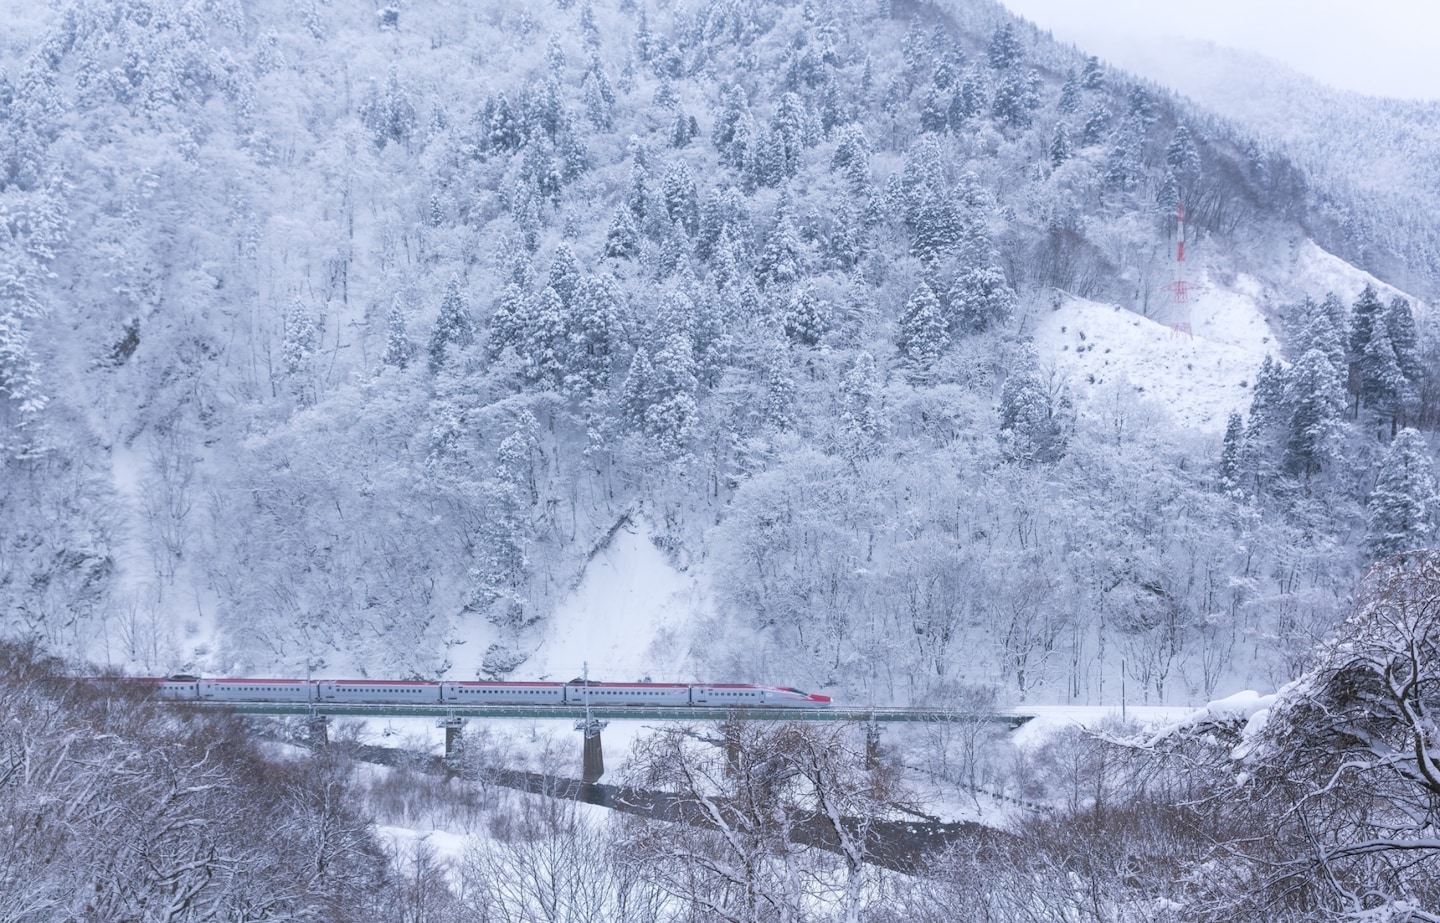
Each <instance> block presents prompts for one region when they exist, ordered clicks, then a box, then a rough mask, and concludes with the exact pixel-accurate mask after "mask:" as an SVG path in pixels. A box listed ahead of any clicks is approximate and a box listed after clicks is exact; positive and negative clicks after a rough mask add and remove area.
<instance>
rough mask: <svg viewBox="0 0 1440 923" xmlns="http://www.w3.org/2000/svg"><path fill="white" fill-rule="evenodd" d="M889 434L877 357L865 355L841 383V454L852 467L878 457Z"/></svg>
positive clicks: (852, 366) (857, 359)
mask: <svg viewBox="0 0 1440 923" xmlns="http://www.w3.org/2000/svg"><path fill="white" fill-rule="evenodd" d="M885 435H886V427H885V415H884V405H883V401H882V399H881V390H880V376H879V372H878V371H877V369H876V366H875V357H874V356H872V355H870V354H869V353H868V352H862V353H860V354H859V355H858V356H856V357H855V362H854V364H853V365H851V366H850V368H849V370H847V371H846V373H845V377H844V378H843V379H841V381H840V429H839V433H838V436H839V443H840V444H839V449H840V454H841V455H842V456H844V457H845V458H846V459H847V460H848V461H849V462H850V463H851V464H858V463H859V462H861V461H865V460H868V459H871V458H874V457H875V456H876V454H878V453H879V451H880V448H881V446H883V445H884V443H885Z"/></svg>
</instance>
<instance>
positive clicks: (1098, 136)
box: [1080, 105, 1111, 147]
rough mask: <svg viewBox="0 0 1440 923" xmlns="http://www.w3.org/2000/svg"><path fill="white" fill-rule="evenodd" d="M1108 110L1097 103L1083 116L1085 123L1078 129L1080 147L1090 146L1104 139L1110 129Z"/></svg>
mask: <svg viewBox="0 0 1440 923" xmlns="http://www.w3.org/2000/svg"><path fill="white" fill-rule="evenodd" d="M1110 118H1111V113H1110V110H1109V109H1107V108H1106V107H1105V106H1103V105H1097V106H1096V107H1095V108H1094V109H1091V110H1090V114H1089V115H1087V116H1086V117H1085V125H1084V127H1082V128H1081V129H1080V145H1081V147H1091V146H1093V145H1096V144H1099V143H1100V142H1101V141H1103V140H1105V137H1106V134H1107V133H1108V132H1109V130H1110Z"/></svg>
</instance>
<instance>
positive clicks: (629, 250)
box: [605, 205, 640, 260]
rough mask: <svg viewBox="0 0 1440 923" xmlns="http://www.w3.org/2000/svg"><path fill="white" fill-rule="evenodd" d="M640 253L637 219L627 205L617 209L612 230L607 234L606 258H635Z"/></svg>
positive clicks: (611, 225) (612, 222)
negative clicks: (632, 215)
mask: <svg viewBox="0 0 1440 923" xmlns="http://www.w3.org/2000/svg"><path fill="white" fill-rule="evenodd" d="M639 255H640V233H639V232H638V231H636V230H635V219H634V218H632V217H631V211H630V209H629V208H627V207H625V206H623V205H622V206H620V207H619V208H617V209H616V210H615V218H614V220H612V221H611V222H610V230H609V231H608V232H607V233H606V234H605V257H606V259H616V260H633V259H635V258H636V257H637V256H639Z"/></svg>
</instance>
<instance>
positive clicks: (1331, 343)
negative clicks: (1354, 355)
mask: <svg viewBox="0 0 1440 923" xmlns="http://www.w3.org/2000/svg"><path fill="white" fill-rule="evenodd" d="M1336 307H1338V308H1339V317H1340V320H1341V321H1343V320H1344V313H1345V309H1344V306H1343V305H1341V304H1340V300H1339V299H1338V298H1336V297H1335V296H1334V295H1330V296H1328V297H1327V299H1326V300H1325V302H1323V303H1321V304H1316V303H1315V302H1314V301H1311V300H1310V299H1308V298H1307V299H1305V303H1304V305H1303V306H1302V310H1303V312H1304V319H1303V322H1302V324H1301V326H1300V331H1299V336H1298V338H1297V343H1296V346H1297V349H1296V352H1297V353H1299V354H1300V355H1304V354H1305V353H1307V352H1309V351H1310V350H1312V349H1318V350H1320V351H1321V352H1323V353H1324V354H1325V357H1326V358H1327V359H1329V360H1330V365H1331V366H1332V367H1334V368H1335V370H1336V372H1337V373H1338V374H1341V375H1342V379H1343V376H1344V373H1345V371H1346V366H1345V337H1344V336H1343V335H1342V333H1341V330H1342V329H1343V328H1342V327H1339V326H1337V324H1336V314H1335V310H1334V309H1335V308H1336ZM1342 384H1343V381H1342Z"/></svg>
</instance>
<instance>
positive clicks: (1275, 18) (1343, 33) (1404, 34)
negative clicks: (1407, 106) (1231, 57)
mask: <svg viewBox="0 0 1440 923" xmlns="http://www.w3.org/2000/svg"><path fill="white" fill-rule="evenodd" d="M1002 2H1003V3H1004V4H1005V5H1006V6H1007V7H1009V8H1010V9H1011V10H1012V11H1014V12H1016V13H1018V14H1020V15H1021V16H1024V17H1025V18H1026V19H1029V20H1030V21H1031V22H1034V23H1036V24H1037V25H1039V26H1040V27H1041V28H1044V29H1049V30H1051V31H1053V32H1054V33H1055V36H1056V38H1059V39H1060V40H1062V41H1069V42H1074V43H1075V44H1077V45H1079V46H1080V47H1081V48H1082V49H1083V50H1085V51H1089V52H1091V53H1094V54H1099V55H1101V56H1102V57H1113V56H1116V55H1117V53H1118V52H1119V51H1120V49H1122V48H1123V47H1124V45H1125V44H1126V43H1143V44H1144V45H1145V46H1147V51H1148V52H1149V53H1151V54H1153V53H1154V52H1155V50H1156V49H1162V50H1163V48H1164V46H1165V39H1166V38H1167V37H1169V36H1180V37H1183V38H1190V39H1199V40H1204V41H1211V42H1215V43H1217V44H1221V45H1229V46H1230V47H1233V48H1240V49H1244V50H1247V51H1255V52H1259V53H1261V54H1264V55H1266V56H1268V57H1271V58H1274V59H1276V60H1278V61H1282V62H1284V63H1285V64H1287V65H1289V66H1290V67H1292V68H1294V69H1295V70H1297V71H1300V72H1301V73H1303V74H1306V75H1308V76H1311V77H1314V78H1316V79H1318V80H1321V81H1323V82H1325V83H1328V84H1330V85H1331V86H1334V87H1338V88H1340V89H1346V90H1353V91H1355V92H1358V93H1366V94H1370V95H1374V96H1396V97H1405V98H1424V99H1440V3H1437V2H1435V0H1189V2H1183V0H1143V2H1142V0H1002Z"/></svg>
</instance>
